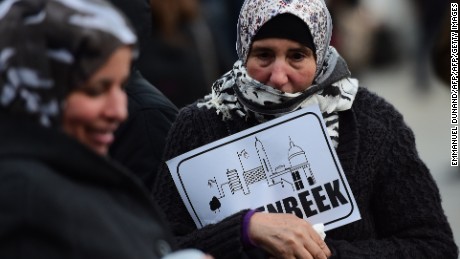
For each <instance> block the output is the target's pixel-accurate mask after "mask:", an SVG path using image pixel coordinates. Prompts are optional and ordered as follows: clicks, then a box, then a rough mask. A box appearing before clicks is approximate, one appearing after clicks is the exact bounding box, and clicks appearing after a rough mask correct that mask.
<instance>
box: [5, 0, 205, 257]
mask: <svg viewBox="0 0 460 259" xmlns="http://www.w3.org/2000/svg"><path fill="white" fill-rule="evenodd" d="M0 34H1V35H2V37H1V38H0V122H1V123H0V143H1V145H0V197H1V198H0V207H1V210H0V240H1V241H0V258H46V259H50V258H111V259H115V258H120V259H121V258H146V259H147V258H148V259H153V258H163V257H164V256H165V255H166V256H173V255H174V253H172V254H170V252H171V249H172V248H173V240H172V236H171V235H170V232H169V230H168V228H167V224H166V221H164V220H163V214H161V212H160V211H159V209H158V207H157V206H156V204H155V203H154V201H153V199H152V198H151V196H150V194H149V192H148V191H147V190H146V189H145V188H143V186H142V184H141V183H140V181H139V180H138V179H137V178H135V177H134V176H133V175H132V174H131V173H130V172H128V171H127V170H126V169H124V168H123V167H121V166H120V165H118V164H117V163H115V162H114V161H112V160H111V159H110V158H109V157H108V156H107V153H108V149H109V146H110V144H111V143H112V142H113V139H114V131H115V130H116V129H117V127H118V126H119V124H120V123H122V122H123V121H124V120H125V119H126V117H127V106H126V102H127V98H126V94H125V92H124V90H123V85H124V83H125V82H126V80H127V79H128V76H129V72H130V63H131V60H132V58H133V56H134V55H135V53H136V36H135V33H134V32H133V30H132V29H131V28H130V25H129V23H128V22H127V20H126V19H125V18H124V17H123V16H122V15H121V14H120V13H119V12H118V11H116V10H115V9H114V8H113V7H112V6H111V5H109V4H108V3H106V2H105V1H103V0H4V1H2V2H1V3H0ZM179 253H180V254H179V255H180V256H184V257H186V258H204V255H203V254H202V253H201V252H199V251H198V250H187V251H180V252H179ZM190 256H194V257H190ZM173 258H174V257H173Z"/></svg>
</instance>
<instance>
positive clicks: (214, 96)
mask: <svg viewBox="0 0 460 259" xmlns="http://www.w3.org/2000/svg"><path fill="white" fill-rule="evenodd" d="M282 13H291V14H294V15H296V16H298V17H299V18H301V19H302V20H303V21H304V22H305V23H306V24H307V25H308V26H309V28H313V29H311V33H312V36H313V40H314V43H315V46H316V57H317V70H316V74H315V79H314V82H313V84H312V85H311V86H310V87H309V88H308V89H306V90H305V91H303V92H299V93H285V92H281V91H279V90H277V89H275V88H273V87H270V86H266V85H264V84H262V83H260V82H258V81H257V80H255V79H253V78H251V77H250V76H249V75H248V74H247V71H246V68H245V66H244V63H245V61H246V60H247V55H248V52H249V46H251V44H252V42H251V39H252V37H253V36H254V35H255V33H256V32H257V30H258V29H259V28H260V27H261V26H262V25H263V24H264V23H265V22H267V21H268V20H269V19H270V18H272V17H274V16H276V15H278V14H282ZM251 21H253V22H252V23H251ZM238 28H239V41H238V42H237V49H238V54H239V57H240V59H239V60H238V61H237V62H236V63H235V64H234V65H233V68H232V70H230V71H229V72H227V73H226V74H224V75H223V76H222V77H221V78H220V79H218V80H217V81H216V82H215V83H214V84H213V86H212V92H211V94H209V95H207V96H205V98H204V99H203V100H202V101H200V102H198V107H206V108H208V109H210V108H215V109H216V110H217V113H218V114H221V116H222V119H223V120H224V121H225V120H231V119H232V118H233V117H232V116H239V117H243V118H249V117H253V118H255V119H256V120H257V121H259V122H264V121H267V120H270V119H272V118H275V117H279V116H282V115H284V114H286V113H289V112H292V111H295V110H297V109H300V108H302V107H306V106H308V105H310V104H318V105H319V109H320V111H321V112H322V115H323V118H324V120H325V123H326V127H327V131H328V133H329V136H330V137H331V140H332V142H333V144H334V146H335V147H337V146H338V139H339V120H338V112H339V111H344V110H348V109H350V108H351V106H352V104H353V101H354V98H355V96H356V93H357V91H358V81H357V80H356V79H353V78H351V77H350V72H349V70H348V67H347V64H346V62H345V60H344V59H343V58H342V57H341V56H340V55H339V54H338V53H337V51H336V50H335V48H333V47H331V46H329V41H330V36H331V20H330V16H329V12H328V11H327V8H326V6H325V4H324V2H323V1H322V0H297V1H296V0H293V1H283V2H282V3H281V2H280V1H277V0H268V1H267V0H247V1H246V2H245V3H244V4H243V7H242V10H241V13H240V18H239V26H238Z"/></svg>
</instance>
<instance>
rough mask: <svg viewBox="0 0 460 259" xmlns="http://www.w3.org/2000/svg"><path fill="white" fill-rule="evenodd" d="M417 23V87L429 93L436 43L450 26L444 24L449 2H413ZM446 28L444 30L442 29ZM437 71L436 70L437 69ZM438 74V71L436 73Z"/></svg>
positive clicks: (442, 0)
mask: <svg viewBox="0 0 460 259" xmlns="http://www.w3.org/2000/svg"><path fill="white" fill-rule="evenodd" d="M411 4H412V6H413V7H414V10H415V16H416V21H417V41H416V45H415V51H414V55H415V56H414V66H415V67H414V71H415V73H414V77H415V82H414V84H415V87H416V89H418V90H420V91H419V92H422V93H424V92H428V91H429V90H430V88H431V83H430V80H429V75H430V71H432V70H433V63H432V53H433V52H434V51H436V50H434V49H435V48H436V44H437V43H436V42H438V40H439V38H440V37H442V34H441V33H442V31H443V30H444V29H445V28H446V26H447V27H450V26H448V25H447V24H446V23H443V20H444V18H445V17H446V16H449V1H445V0H441V1H432V0H422V1H411ZM442 26H444V28H443V27H442ZM435 70H436V68H435ZM434 72H435V73H436V71H434Z"/></svg>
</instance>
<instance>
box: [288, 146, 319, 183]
mask: <svg viewBox="0 0 460 259" xmlns="http://www.w3.org/2000/svg"><path fill="white" fill-rule="evenodd" d="M288 159H289V164H290V168H291V175H292V179H293V181H294V185H295V188H296V189H297V190H301V189H303V188H304V184H303V181H302V177H301V173H303V175H305V177H306V179H307V182H308V184H309V185H313V184H315V183H316V179H315V176H314V175H313V172H312V170H311V167H310V163H309V162H308V159H307V156H306V155H305V151H303V149H301V148H300V147H299V146H296V145H295V144H294V142H293V141H292V139H291V137H289V151H288Z"/></svg>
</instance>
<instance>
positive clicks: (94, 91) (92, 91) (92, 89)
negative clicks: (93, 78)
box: [80, 80, 110, 97]
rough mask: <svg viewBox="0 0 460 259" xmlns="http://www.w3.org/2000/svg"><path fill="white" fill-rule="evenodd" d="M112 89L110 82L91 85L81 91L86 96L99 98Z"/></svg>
mask: <svg viewBox="0 0 460 259" xmlns="http://www.w3.org/2000/svg"><path fill="white" fill-rule="evenodd" d="M109 88H110V82H107V81H105V80H104V81H99V82H97V83H93V84H89V85H86V86H84V87H82V88H81V89H80V91H81V92H83V93H84V94H86V95H87V96H89V97H98V96H100V95H102V94H104V93H105V92H107V90H108V89H109Z"/></svg>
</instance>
